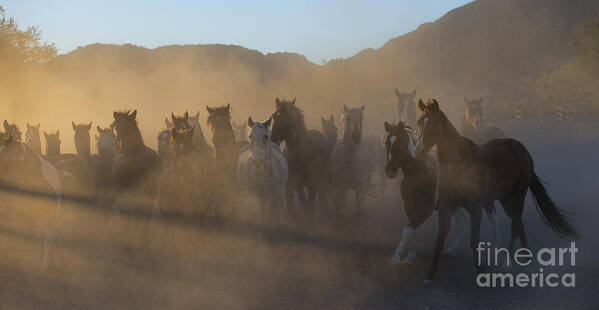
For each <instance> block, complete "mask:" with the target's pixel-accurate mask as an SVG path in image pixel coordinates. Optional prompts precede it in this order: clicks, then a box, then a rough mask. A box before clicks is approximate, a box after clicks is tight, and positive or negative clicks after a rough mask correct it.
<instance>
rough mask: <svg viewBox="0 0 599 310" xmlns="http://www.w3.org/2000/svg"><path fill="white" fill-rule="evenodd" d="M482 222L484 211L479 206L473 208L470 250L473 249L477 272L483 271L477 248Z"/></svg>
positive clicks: (471, 212)
mask: <svg viewBox="0 0 599 310" xmlns="http://www.w3.org/2000/svg"><path fill="white" fill-rule="evenodd" d="M481 220H482V210H481V209H480V207H479V206H473V207H472V209H471V210H470V248H471V249H472V258H473V260H474V267H476V270H477V272H481V271H482V264H481V262H480V261H478V255H477V252H476V248H477V247H478V243H479V242H480V222H481Z"/></svg>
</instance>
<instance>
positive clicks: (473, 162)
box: [416, 99, 579, 283]
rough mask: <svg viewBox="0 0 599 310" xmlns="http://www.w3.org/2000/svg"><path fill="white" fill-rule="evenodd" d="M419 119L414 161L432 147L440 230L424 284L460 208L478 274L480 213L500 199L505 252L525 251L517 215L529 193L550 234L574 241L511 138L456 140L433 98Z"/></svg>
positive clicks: (523, 149)
mask: <svg viewBox="0 0 599 310" xmlns="http://www.w3.org/2000/svg"><path fill="white" fill-rule="evenodd" d="M418 107H419V108H420V110H421V111H422V116H421V117H420V118H419V119H418V134H419V139H418V143H417V145H416V154H417V156H422V155H423V154H426V153H427V152H428V151H429V150H430V149H431V148H432V147H433V146H437V150H438V159H439V166H440V175H439V207H438V209H439V231H438V235H437V241H436V244H435V252H434V255H433V260H432V263H431V265H430V267H429V270H428V274H427V276H426V278H425V283H430V281H432V279H433V277H434V275H435V273H436V271H437V267H438V264H439V258H440V256H441V251H442V249H443V244H444V243H445V238H446V236H447V233H448V231H449V228H450V226H451V215H452V214H453V213H454V212H455V211H456V209H458V208H459V207H464V208H465V209H466V210H467V211H468V212H469V213H470V219H471V221H470V222H471V238H470V246H471V248H472V251H473V258H474V262H475V266H476V267H477V270H478V271H481V270H482V266H480V265H478V262H477V255H476V253H475V251H476V247H477V246H478V243H479V233H480V224H481V215H482V212H481V211H482V208H483V207H484V206H485V205H488V204H489V203H491V202H493V201H495V200H499V201H500V202H501V205H502V206H503V209H504V211H505V213H506V214H507V215H508V216H509V217H510V219H511V221H512V227H511V237H510V243H509V252H510V253H513V249H514V246H515V242H516V239H517V238H519V239H520V244H521V246H522V247H524V248H528V241H527V239H526V235H525V233H524V224H523V222H522V210H523V208H524V199H525V197H526V193H527V191H528V189H530V190H531V192H532V195H533V197H534V198H535V201H536V205H537V208H538V210H539V214H540V215H541V217H542V218H543V220H544V221H545V223H547V225H549V226H550V227H551V229H552V230H553V231H554V232H555V233H556V234H557V235H558V236H560V237H562V238H564V239H574V238H579V235H578V234H577V232H576V230H575V229H574V227H573V226H572V225H571V224H570V223H569V222H568V220H567V217H566V215H565V214H564V212H563V211H562V210H560V209H559V208H558V207H557V206H556V205H555V203H554V202H553V201H552V200H551V198H550V197H549V195H548V194H547V192H546V190H545V187H544V186H543V183H542V181H541V180H540V179H539V177H537V175H536V174H535V171H534V163H533V159H532V157H531V155H530V153H529V152H528V150H527V149H526V147H524V145H522V143H520V142H519V141H517V140H514V139H495V140H491V141H489V142H487V143H486V144H483V145H477V144H475V143H474V142H472V141H471V140H469V139H467V138H464V137H462V136H460V135H459V133H458V131H457V129H456V128H455V127H454V126H453V125H452V124H451V122H450V121H449V119H447V116H445V114H444V113H443V112H442V111H441V110H440V108H439V103H438V102H437V101H436V100H435V99H429V100H428V102H427V103H426V104H424V103H423V102H422V100H420V101H419V102H418Z"/></svg>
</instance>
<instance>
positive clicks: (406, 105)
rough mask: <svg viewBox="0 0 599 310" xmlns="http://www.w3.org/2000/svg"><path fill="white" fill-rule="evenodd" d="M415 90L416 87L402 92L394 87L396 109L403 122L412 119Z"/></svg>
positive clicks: (416, 89)
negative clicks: (410, 90)
mask: <svg viewBox="0 0 599 310" xmlns="http://www.w3.org/2000/svg"><path fill="white" fill-rule="evenodd" d="M416 91H418V87H416V88H414V90H413V91H412V92H411V93H410V92H402V91H399V90H397V88H396V89H395V97H397V111H398V113H399V120H401V121H403V122H404V123H405V122H409V121H412V118H413V117H414V115H412V114H413V113H415V111H414V110H415V108H416Z"/></svg>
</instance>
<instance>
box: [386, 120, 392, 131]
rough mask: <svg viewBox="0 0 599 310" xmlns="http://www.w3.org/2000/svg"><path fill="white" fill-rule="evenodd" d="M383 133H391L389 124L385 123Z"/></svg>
mask: <svg viewBox="0 0 599 310" xmlns="http://www.w3.org/2000/svg"><path fill="white" fill-rule="evenodd" d="M385 131H387V132H391V124H389V123H388V122H387V121H385Z"/></svg>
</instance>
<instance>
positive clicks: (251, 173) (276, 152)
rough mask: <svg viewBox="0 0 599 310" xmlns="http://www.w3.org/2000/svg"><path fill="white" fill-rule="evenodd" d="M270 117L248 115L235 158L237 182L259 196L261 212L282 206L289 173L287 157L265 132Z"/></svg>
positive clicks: (272, 211) (265, 212)
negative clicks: (246, 130) (246, 129)
mask: <svg viewBox="0 0 599 310" xmlns="http://www.w3.org/2000/svg"><path fill="white" fill-rule="evenodd" d="M271 122H272V117H271V118H269V119H268V120H267V121H266V122H264V123H259V122H254V121H253V120H252V118H251V117H249V118H248V127H249V128H250V133H249V134H248V138H249V143H248V144H247V145H246V146H245V147H243V149H242V150H241V152H240V154H239V159H238V162H237V178H238V181H239V184H240V185H241V186H242V187H243V188H245V189H247V190H248V191H250V192H251V193H253V194H255V195H256V196H257V198H258V199H259V200H260V204H261V206H262V208H263V215H268V214H269V213H270V215H274V214H273V213H276V212H277V211H278V210H279V209H285V207H286V200H285V186H286V184H287V178H288V176H289V169H288V166H287V160H286V159H285V156H283V154H282V153H281V150H280V149H279V146H278V145H277V144H275V143H273V142H272V141H271V137H270V134H269V130H270V125H271Z"/></svg>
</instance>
